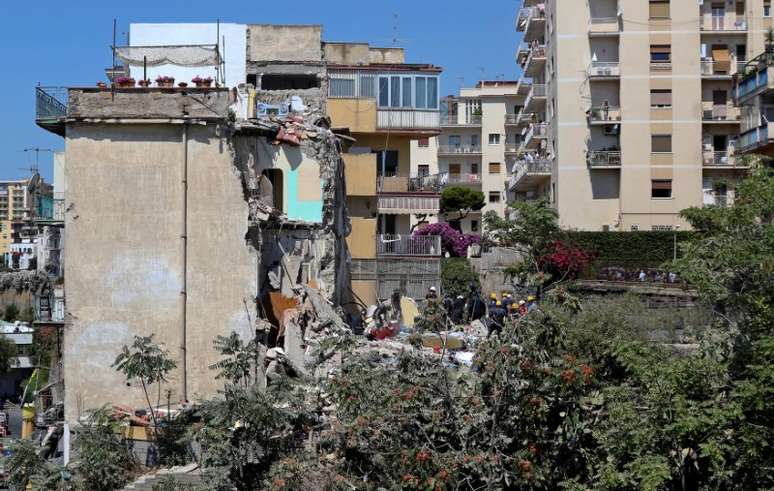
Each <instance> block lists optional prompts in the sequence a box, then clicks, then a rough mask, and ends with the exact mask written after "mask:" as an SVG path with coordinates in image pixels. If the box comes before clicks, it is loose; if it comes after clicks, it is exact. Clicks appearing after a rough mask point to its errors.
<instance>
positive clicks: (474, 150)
mask: <svg viewBox="0 0 774 491" xmlns="http://www.w3.org/2000/svg"><path fill="white" fill-rule="evenodd" d="M438 153H439V154H454V155H458V154H472V155H476V154H480V153H481V146H480V145H462V144H460V145H438Z"/></svg>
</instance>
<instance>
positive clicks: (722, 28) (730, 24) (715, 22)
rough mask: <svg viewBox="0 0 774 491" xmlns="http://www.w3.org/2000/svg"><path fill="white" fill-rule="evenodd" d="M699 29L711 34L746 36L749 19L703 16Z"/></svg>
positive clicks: (730, 16)
mask: <svg viewBox="0 0 774 491" xmlns="http://www.w3.org/2000/svg"><path fill="white" fill-rule="evenodd" d="M699 29H700V30H701V31H703V32H710V33H720V32H722V33H739V34H744V33H746V32H747V19H746V18H745V17H744V16H737V15H733V14H727V15H703V16H702V17H701V19H700V20H699Z"/></svg>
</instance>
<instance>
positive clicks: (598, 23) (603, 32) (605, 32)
mask: <svg viewBox="0 0 774 491" xmlns="http://www.w3.org/2000/svg"><path fill="white" fill-rule="evenodd" d="M620 33H621V23H620V22H619V20H618V17H592V18H591V19H589V36H591V37H609V36H618V35H619V34H620Z"/></svg>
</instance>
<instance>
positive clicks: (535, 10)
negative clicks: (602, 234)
mask: <svg viewBox="0 0 774 491" xmlns="http://www.w3.org/2000/svg"><path fill="white" fill-rule="evenodd" d="M770 14H771V12H770V2H769V1H768V0H746V1H741V0H726V1H708V0H701V1H699V2H698V3H697V2H689V1H677V0H672V1H669V0H649V1H645V0H589V1H587V2H570V1H561V2H560V1H558V0H549V1H548V2H545V3H543V2H538V1H537V0H525V1H524V4H523V8H522V9H521V10H520V11H519V14H518V18H517V30H518V31H520V32H522V33H523V34H524V38H523V45H522V47H521V48H520V50H519V55H518V57H519V59H520V61H521V65H522V69H523V71H524V75H523V80H531V81H532V87H531V89H530V94H529V96H528V97H527V102H526V103H525V107H524V109H523V110H522V113H521V114H520V115H519V116H518V119H519V121H522V120H529V121H530V123H529V124H530V127H529V128H530V129H529V131H530V132H532V133H544V134H545V136H546V137H545V139H544V140H543V141H542V142H540V144H539V145H538V146H537V147H536V148H534V149H531V148H529V145H528V144H523V145H522V154H523V155H522V157H521V158H520V163H519V164H518V166H517V174H518V175H524V176H527V175H529V170H528V169H529V166H530V165H532V164H530V162H534V161H539V162H544V163H545V165H547V166H550V168H551V177H550V183H549V186H546V187H545V188H544V191H545V196H546V197H547V198H548V199H550V200H551V202H552V203H553V204H554V206H555V207H556V208H557V210H558V211H559V217H560V222H561V224H562V226H564V227H565V228H571V229H581V230H620V231H628V230H664V229H673V228H675V227H678V226H682V227H684V228H685V227H687V223H686V222H685V221H684V220H682V219H681V218H680V217H679V212H680V211H681V210H683V209H685V208H688V207H691V206H701V205H702V204H705V205H709V204H713V205H721V206H722V205H725V203H726V200H727V199H728V198H729V197H730V193H731V191H729V190H728V189H727V187H726V185H725V184H724V183H727V182H729V181H733V180H735V179H737V178H739V176H740V175H741V174H742V173H743V172H744V169H741V168H740V166H738V165H737V164H736V159H735V153H736V150H735V149H737V148H738V143H737V141H736V135H737V134H738V132H739V123H740V118H739V109H738V107H736V106H735V104H734V101H733V98H732V82H731V80H732V77H733V75H734V74H735V73H737V72H738V70H739V69H740V67H741V66H743V65H744V62H745V60H747V59H748V58H749V57H751V56H753V55H755V54H757V53H758V52H760V51H761V50H762V47H763V39H764V30H765V28H766V27H767V26H768V25H770V24H771V18H770ZM528 141H529V139H525V143H526V142H528ZM519 168H520V169H524V170H518V169H519ZM522 182H523V181H522V179H516V181H515V183H514V189H515V190H517V191H518V190H519V186H521V185H522Z"/></svg>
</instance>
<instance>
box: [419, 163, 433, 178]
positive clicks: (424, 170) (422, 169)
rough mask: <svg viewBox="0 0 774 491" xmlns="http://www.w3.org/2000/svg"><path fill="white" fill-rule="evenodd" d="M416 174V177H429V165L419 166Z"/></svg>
mask: <svg viewBox="0 0 774 491" xmlns="http://www.w3.org/2000/svg"><path fill="white" fill-rule="evenodd" d="M417 174H418V177H427V176H429V175H430V165H429V164H419V166H418V167H417Z"/></svg>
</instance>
